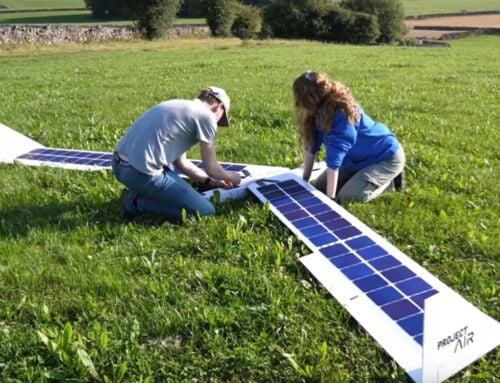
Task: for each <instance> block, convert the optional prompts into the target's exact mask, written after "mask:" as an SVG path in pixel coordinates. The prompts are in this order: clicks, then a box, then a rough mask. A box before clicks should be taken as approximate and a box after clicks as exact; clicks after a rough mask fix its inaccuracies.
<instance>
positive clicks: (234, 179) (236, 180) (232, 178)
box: [226, 172, 241, 187]
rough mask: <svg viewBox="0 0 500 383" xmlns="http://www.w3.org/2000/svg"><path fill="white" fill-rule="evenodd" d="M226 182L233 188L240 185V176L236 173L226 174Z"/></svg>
mask: <svg viewBox="0 0 500 383" xmlns="http://www.w3.org/2000/svg"><path fill="white" fill-rule="evenodd" d="M226 180H227V182H230V183H231V184H233V187H234V186H238V185H239V184H240V183H241V174H240V173H238V172H228V177H227V178H226Z"/></svg>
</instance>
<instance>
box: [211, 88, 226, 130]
mask: <svg viewBox="0 0 500 383" xmlns="http://www.w3.org/2000/svg"><path fill="white" fill-rule="evenodd" d="M208 90H209V92H210V94H211V95H212V96H214V97H215V98H216V99H217V100H219V101H220V102H222V105H224V114H223V115H222V117H221V119H220V120H219V122H218V124H217V125H219V126H229V118H228V113H229V107H230V105H231V100H229V96H228V95H227V93H226V91H225V90H224V89H222V88H219V87H216V86H209V87H208Z"/></svg>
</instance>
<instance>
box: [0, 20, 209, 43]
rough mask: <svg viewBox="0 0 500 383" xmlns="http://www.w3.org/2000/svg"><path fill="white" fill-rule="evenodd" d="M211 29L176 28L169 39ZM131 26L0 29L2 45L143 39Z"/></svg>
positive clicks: (171, 30)
mask: <svg viewBox="0 0 500 383" xmlns="http://www.w3.org/2000/svg"><path fill="white" fill-rule="evenodd" d="M209 34H210V30H209V29H208V27H207V26H204V25H175V26H173V27H171V28H170V29H169V30H168V31H167V33H166V34H165V37H167V38H180V37H206V36H209ZM139 37H140V36H139V34H138V32H137V31H136V30H135V29H134V28H133V27H130V26H124V27H119V26H60V25H41V26H31V25H29V26H28V25H4V26H0V44H6V45H11V44H23V43H24V44H26V43H28V44H41V45H51V44H65V43H85V42H90V41H110V40H130V39H134V38H139Z"/></svg>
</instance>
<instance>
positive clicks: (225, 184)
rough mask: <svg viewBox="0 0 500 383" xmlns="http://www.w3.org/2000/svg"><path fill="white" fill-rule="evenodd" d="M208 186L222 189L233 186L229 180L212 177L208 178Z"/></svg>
mask: <svg viewBox="0 0 500 383" xmlns="http://www.w3.org/2000/svg"><path fill="white" fill-rule="evenodd" d="M210 186H213V187H216V188H223V189H232V188H234V185H233V184H232V183H231V182H229V181H224V180H214V179H213V178H212V179H211V180H210Z"/></svg>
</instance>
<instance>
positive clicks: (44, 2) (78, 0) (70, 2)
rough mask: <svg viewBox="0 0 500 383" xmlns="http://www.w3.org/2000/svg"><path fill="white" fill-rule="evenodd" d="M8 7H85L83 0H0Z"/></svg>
mask: <svg viewBox="0 0 500 383" xmlns="http://www.w3.org/2000/svg"><path fill="white" fill-rule="evenodd" d="M0 4H2V5H5V6H7V8H8V9H50V8H61V9H62V8H85V2H84V1H83V0H0Z"/></svg>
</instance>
